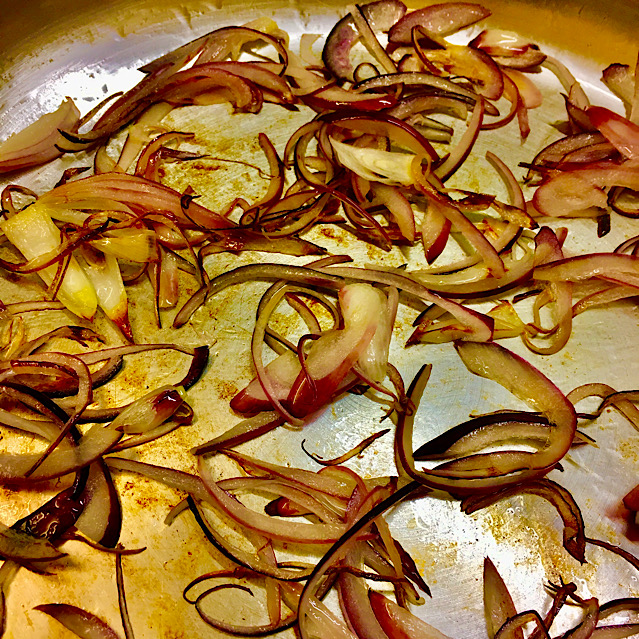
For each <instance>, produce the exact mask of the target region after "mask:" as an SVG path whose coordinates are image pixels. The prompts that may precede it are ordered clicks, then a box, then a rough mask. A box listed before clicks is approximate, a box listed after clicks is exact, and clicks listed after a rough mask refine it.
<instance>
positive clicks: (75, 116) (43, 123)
mask: <svg viewBox="0 0 639 639" xmlns="http://www.w3.org/2000/svg"><path fill="white" fill-rule="evenodd" d="M79 119H80V111H78V108H77V107H76V106H75V104H74V102H73V100H72V99H71V98H66V99H65V100H63V101H62V103H61V104H60V106H59V107H58V108H57V110H56V111H54V112H53V113H46V114H45V115H43V116H41V117H40V118H39V119H38V120H36V121H35V122H34V123H33V124H30V125H29V126H28V127H26V128H25V129H23V130H22V131H20V132H19V133H14V134H13V135H12V136H10V137H9V138H8V139H6V140H5V141H4V142H2V143H0V173H7V172H9V171H17V170H20V169H25V168H28V167H31V166H38V165H40V164H44V163H45V162H48V161H49V160H53V159H54V158H57V157H59V156H60V155H62V151H61V150H60V149H59V145H60V144H62V143H63V141H64V138H63V137H62V136H61V135H60V132H59V130H60V129H63V130H70V131H73V130H75V128H76V127H77V124H78V122H79Z"/></svg>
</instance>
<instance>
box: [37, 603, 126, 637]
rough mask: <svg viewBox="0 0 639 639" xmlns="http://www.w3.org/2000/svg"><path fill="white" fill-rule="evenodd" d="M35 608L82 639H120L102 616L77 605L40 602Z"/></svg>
mask: <svg viewBox="0 0 639 639" xmlns="http://www.w3.org/2000/svg"><path fill="white" fill-rule="evenodd" d="M34 610H38V611H39V612H44V613H45V614H47V615H49V616H50V617H53V618H54V619H55V620H56V621H58V622H60V623H61V624H62V625H63V626H64V627H65V628H67V629H68V630H70V631H71V632H72V633H74V634H75V635H77V636H78V637H81V638H82V639H119V636H118V634H117V632H115V630H113V628H111V626H109V625H107V624H106V623H105V622H104V621H102V619H100V617H97V616H96V615H94V614H93V613H90V612H87V611H86V610H82V608H78V607H77V606H72V605H71V604H63V603H50V604H40V605H39V606H36V607H35V608H34Z"/></svg>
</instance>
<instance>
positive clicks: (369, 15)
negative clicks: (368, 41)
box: [322, 0, 406, 82]
mask: <svg viewBox="0 0 639 639" xmlns="http://www.w3.org/2000/svg"><path fill="white" fill-rule="evenodd" d="M405 12H406V5H405V4H404V3H403V2H400V1H399V0H377V1H376V2H370V3H368V4H366V5H364V6H363V7H362V14H363V16H364V18H365V19H366V21H367V22H368V24H369V25H370V27H371V28H372V29H373V30H375V31H388V30H389V29H390V28H391V27H392V26H393V25H394V24H395V23H396V22H397V20H398V19H399V18H401V17H402V16H403V15H404V13H405ZM359 35H360V34H359V31H358V30H357V28H356V27H355V23H354V21H353V16H352V15H347V16H345V17H344V18H342V19H341V20H340V21H339V22H337V24H335V26H334V27H333V29H332V30H331V32H330V33H329V34H328V36H327V38H326V43H325V44H324V49H323V51H322V60H323V61H324V64H325V65H326V68H327V69H329V70H330V71H331V73H333V75H334V76H335V77H336V78H338V79H340V80H349V81H351V82H352V81H353V66H352V63H351V61H350V53H351V49H352V48H353V46H354V44H355V43H356V42H357V40H358V38H359Z"/></svg>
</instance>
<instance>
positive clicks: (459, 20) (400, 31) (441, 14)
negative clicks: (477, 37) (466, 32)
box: [388, 2, 490, 44]
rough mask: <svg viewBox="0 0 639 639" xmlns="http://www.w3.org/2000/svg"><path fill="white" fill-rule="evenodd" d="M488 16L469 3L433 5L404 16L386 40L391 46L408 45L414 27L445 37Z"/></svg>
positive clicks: (483, 9) (475, 5)
mask: <svg viewBox="0 0 639 639" xmlns="http://www.w3.org/2000/svg"><path fill="white" fill-rule="evenodd" d="M489 15H490V11H489V10H488V9H486V8H484V7H482V6H481V5H479V4H473V3H470V2H448V3H443V4H434V5H431V6H429V7H424V8H423V9H417V10H416V11H412V12H410V13H408V14H406V16H404V17H403V18H402V19H401V20H399V21H398V22H397V24H396V25H395V26H394V27H393V28H392V29H391V30H390V31H389V33H388V40H389V42H392V43H393V44H401V43H404V44H408V43H410V42H411V32H412V30H413V28H414V27H416V26H419V27H421V28H423V29H424V30H425V31H426V32H427V33H429V34H431V35H437V36H447V35H450V34H451V33H455V32H456V31H459V30H461V29H464V28H466V27H469V26H470V25H471V24H475V23H476V22H479V21H480V20H483V19H484V18H487V17H488V16H489Z"/></svg>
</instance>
